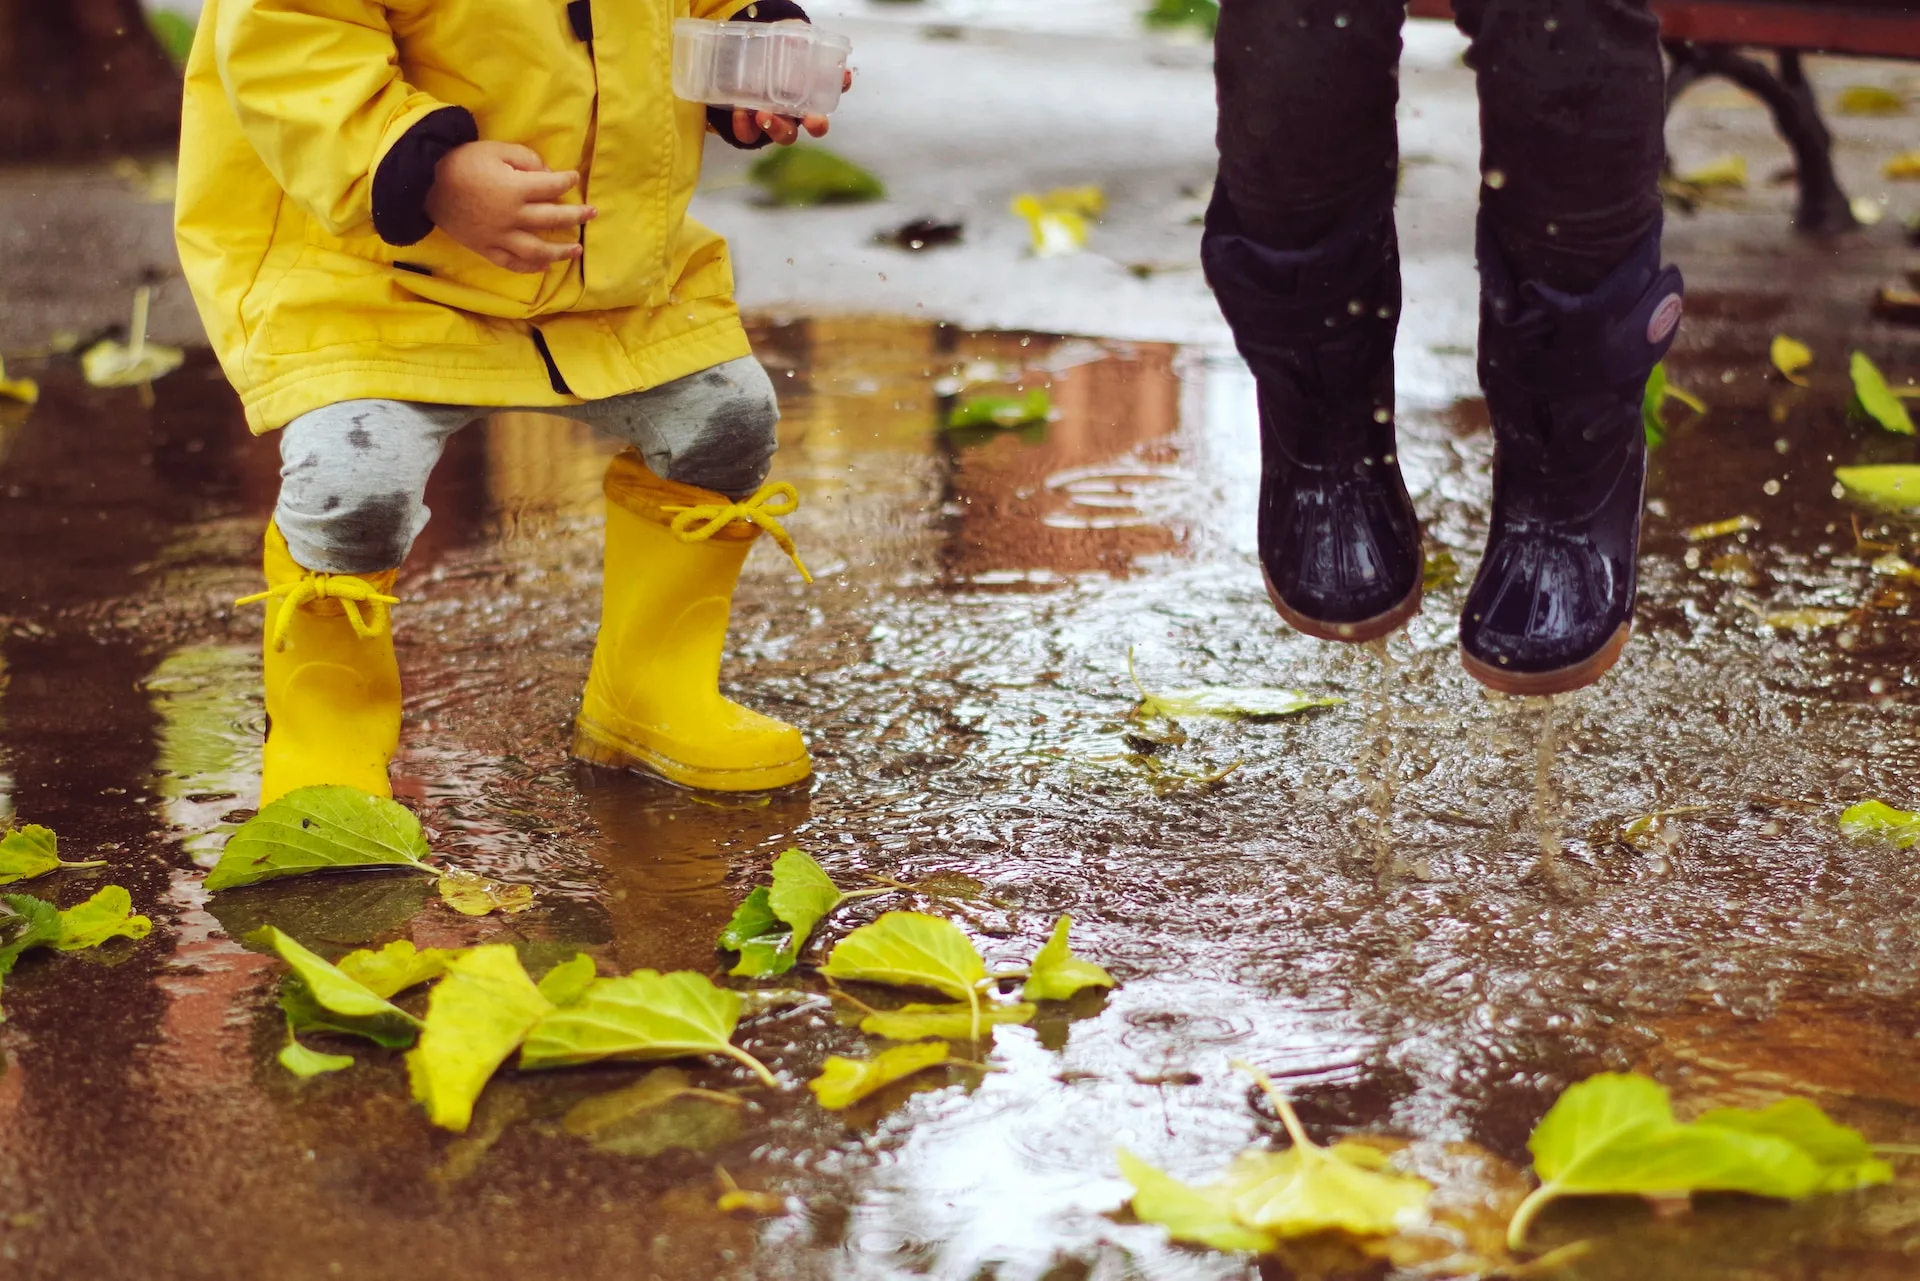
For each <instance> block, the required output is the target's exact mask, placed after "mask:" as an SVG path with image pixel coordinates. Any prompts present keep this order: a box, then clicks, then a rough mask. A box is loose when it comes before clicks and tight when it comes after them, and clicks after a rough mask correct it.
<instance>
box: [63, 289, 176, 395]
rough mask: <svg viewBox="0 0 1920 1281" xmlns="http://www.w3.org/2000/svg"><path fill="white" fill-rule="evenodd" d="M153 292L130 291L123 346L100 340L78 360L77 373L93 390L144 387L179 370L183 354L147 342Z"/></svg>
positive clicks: (170, 348)
mask: <svg viewBox="0 0 1920 1281" xmlns="http://www.w3.org/2000/svg"><path fill="white" fill-rule="evenodd" d="M152 304H153V290H151V289H150V288H148V287H147V286H145V285H142V286H140V288H138V289H136V290H134V292H133V321H132V323H131V324H130V325H129V326H128V329H127V333H128V336H129V337H128V341H127V342H126V343H125V344H121V343H117V342H114V341H113V340H111V339H104V338H103V339H101V340H100V341H99V342H97V343H95V344H94V345H93V346H91V347H89V348H87V350H86V352H85V353H84V354H82V355H81V357H80V372H81V374H82V375H83V376H84V377H85V378H86V380H87V382H89V383H90V384H92V385H93V386H95V387H146V386H150V385H151V384H152V383H153V381H154V379H156V378H160V377H163V376H164V375H166V374H170V373H172V372H173V371H174V370H176V369H178V368H179V367H180V364H181V362H182V361H184V360H185V359H186V358H187V357H186V353H185V352H183V351H181V350H180V349H179V348H178V347H162V346H161V345H160V344H159V343H150V342H148V341H147V311H148V309H149V308H150V307H151V306H152Z"/></svg>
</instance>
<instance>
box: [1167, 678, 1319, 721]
mask: <svg viewBox="0 0 1920 1281" xmlns="http://www.w3.org/2000/svg"><path fill="white" fill-rule="evenodd" d="M1346 701H1347V700H1346V699H1344V698H1340V697H1337V696H1335V695H1331V694H1304V693H1301V692H1300V691H1299V690H1294V689H1262V688H1254V687H1251V686H1233V685H1203V686H1196V687H1194V688H1192V689H1171V690H1168V691H1166V692H1165V693H1163V694H1148V695H1147V696H1146V697H1145V698H1143V699H1142V700H1141V701H1140V708H1139V715H1141V716H1165V717H1167V718H1169V719H1172V718H1175V717H1180V716H1225V717H1231V718H1239V719H1246V720H1264V719H1267V718H1270V717H1275V716H1292V715H1293V714H1294V713H1296V712H1304V711H1307V710H1309V709H1311V708H1315V707H1339V706H1340V705H1341V704H1343V703H1345V702H1346Z"/></svg>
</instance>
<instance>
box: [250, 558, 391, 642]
mask: <svg viewBox="0 0 1920 1281" xmlns="http://www.w3.org/2000/svg"><path fill="white" fill-rule="evenodd" d="M275 600H277V601H279V602H280V609H279V612H278V613H276V614H275V615H274V618H273V626H272V630H271V631H270V632H269V633H268V639H269V640H270V641H271V642H272V644H273V648H274V650H275V651H276V652H277V651H280V650H284V649H285V648H286V647H287V632H288V631H289V630H290V629H291V628H292V627H293V616H294V614H295V612H296V611H298V610H299V608H300V607H301V606H302V605H310V604H312V603H313V602H315V601H322V600H337V601H339V602H340V605H341V608H342V610H343V611H344V612H345V614H346V616H347V622H348V623H349V624H350V625H351V626H352V627H353V634H354V635H356V636H358V637H359V638H360V639H361V640H372V639H373V638H374V637H376V636H379V635H380V634H381V633H383V632H385V631H386V629H387V622H388V617H387V607H388V606H389V605H398V604H399V603H400V598H399V597H397V596H383V595H381V594H380V593H379V592H377V591H375V590H374V587H373V584H372V583H369V582H368V581H367V580H366V579H364V578H359V577H356V576H354V575H352V574H318V573H314V574H308V575H306V576H305V577H303V578H296V579H295V580H293V581H292V582H290V583H282V584H280V585H279V586H278V587H269V588H267V590H266V591H264V592H255V593H254V594H253V595H251V596H242V597H241V598H240V599H239V600H237V601H235V602H233V603H234V604H235V605H255V604H259V603H260V602H263V601H267V602H271V601H275ZM363 605H364V606H367V607H368V610H367V613H370V614H371V615H372V618H371V620H369V619H368V617H367V613H362V612H361V607H362V606H363Z"/></svg>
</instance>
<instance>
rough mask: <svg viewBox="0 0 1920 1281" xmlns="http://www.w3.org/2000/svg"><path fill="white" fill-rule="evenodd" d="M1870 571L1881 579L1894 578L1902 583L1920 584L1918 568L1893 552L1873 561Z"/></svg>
mask: <svg viewBox="0 0 1920 1281" xmlns="http://www.w3.org/2000/svg"><path fill="white" fill-rule="evenodd" d="M1872 569H1873V572H1874V573H1876V574H1878V575H1880V576H1881V577H1882V578H1896V579H1899V580H1900V581H1901V582H1903V583H1920V566H1916V565H1914V564H1913V563H1912V562H1911V561H1909V560H1908V559H1907V558H1906V557H1904V556H1900V555H1896V554H1895V553H1893V552H1888V553H1887V554H1886V555H1884V556H1881V557H1880V558H1878V559H1877V560H1875V561H1874V562H1873V565H1872Z"/></svg>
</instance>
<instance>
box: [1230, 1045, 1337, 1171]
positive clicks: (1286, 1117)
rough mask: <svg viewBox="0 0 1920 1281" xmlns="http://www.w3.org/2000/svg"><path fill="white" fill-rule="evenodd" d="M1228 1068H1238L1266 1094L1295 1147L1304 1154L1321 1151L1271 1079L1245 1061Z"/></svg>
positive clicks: (1237, 1061)
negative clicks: (1308, 1135)
mask: <svg viewBox="0 0 1920 1281" xmlns="http://www.w3.org/2000/svg"><path fill="white" fill-rule="evenodd" d="M1228 1066H1229V1067H1234V1068H1238V1069H1239V1070H1240V1071H1242V1072H1245V1073H1247V1074H1248V1075H1249V1076H1251V1077H1253V1079H1254V1081H1256V1082H1257V1083H1258V1084H1259V1086H1260V1088H1261V1089H1262V1090H1263V1091H1265V1092H1266V1096H1267V1102H1269V1103H1271V1104H1273V1110H1274V1111H1275V1112H1277V1113H1279V1114H1280V1124H1281V1125H1284V1126H1285V1127H1286V1128H1287V1137H1288V1138H1290V1139H1292V1140H1293V1143H1294V1146H1295V1147H1297V1148H1299V1149H1300V1150H1301V1152H1302V1153H1303V1154H1304V1153H1308V1152H1318V1151H1320V1150H1321V1149H1320V1145H1319V1144H1318V1143H1315V1142H1314V1141H1313V1140H1312V1139H1310V1138H1308V1137H1307V1131H1306V1128H1305V1127H1304V1126H1302V1125H1301V1124H1300V1118H1299V1116H1298V1115H1297V1114H1296V1113H1295V1112H1294V1110H1293V1104H1291V1103H1289V1102H1287V1096H1286V1095H1284V1094H1282V1093H1280V1088H1279V1087H1278V1086H1276V1085H1275V1084H1274V1083H1273V1079H1272V1078H1271V1077H1269V1076H1268V1075H1267V1074H1266V1073H1265V1072H1262V1071H1261V1070H1260V1069H1259V1068H1257V1067H1255V1066H1253V1064H1251V1063H1248V1062H1247V1061H1246V1060H1245V1059H1235V1060H1234V1061H1233V1062H1232V1063H1230V1064H1229V1065H1228Z"/></svg>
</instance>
